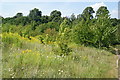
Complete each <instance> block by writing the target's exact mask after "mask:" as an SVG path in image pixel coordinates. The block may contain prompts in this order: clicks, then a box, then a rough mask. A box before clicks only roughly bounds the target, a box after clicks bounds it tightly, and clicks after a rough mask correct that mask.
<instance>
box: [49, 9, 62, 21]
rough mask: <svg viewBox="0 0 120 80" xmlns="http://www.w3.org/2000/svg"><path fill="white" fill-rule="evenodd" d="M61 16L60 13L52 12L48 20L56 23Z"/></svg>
mask: <svg viewBox="0 0 120 80" xmlns="http://www.w3.org/2000/svg"><path fill="white" fill-rule="evenodd" d="M61 15H62V14H61V12H60V11H57V10H54V11H52V12H51V13H50V20H51V21H53V22H58V21H59V20H60V18H61Z"/></svg>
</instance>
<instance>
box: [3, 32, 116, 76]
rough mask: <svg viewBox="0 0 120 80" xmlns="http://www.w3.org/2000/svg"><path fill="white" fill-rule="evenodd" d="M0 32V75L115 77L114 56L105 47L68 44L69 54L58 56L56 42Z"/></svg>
mask: <svg viewBox="0 0 120 80" xmlns="http://www.w3.org/2000/svg"><path fill="white" fill-rule="evenodd" d="M3 35H4V36H2V38H3V39H2V40H3V44H4V47H3V60H2V63H3V69H2V72H3V74H2V77H3V78H117V69H116V59H117V58H116V56H115V55H114V54H112V53H110V52H108V51H105V50H100V49H96V48H90V47H84V46H80V45H76V44H70V45H68V46H69V47H70V48H71V49H72V52H70V55H67V56H60V55H58V54H57V53H55V52H54V51H53V49H54V48H55V47H56V46H53V45H55V43H53V44H46V45H43V44H41V43H40V42H39V41H38V40H37V39H36V38H34V39H35V40H36V41H35V40H33V39H32V40H29V39H27V38H23V37H21V36H19V35H18V34H13V33H3ZM13 44H15V45H16V46H14V45H13ZM7 45H9V47H8V48H6V47H7Z"/></svg>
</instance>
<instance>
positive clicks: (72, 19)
mask: <svg viewBox="0 0 120 80" xmlns="http://www.w3.org/2000/svg"><path fill="white" fill-rule="evenodd" d="M75 19H76V17H75V15H74V13H73V14H72V15H71V16H70V20H71V21H74V20H75Z"/></svg>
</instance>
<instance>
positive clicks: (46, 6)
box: [0, 0, 118, 18]
mask: <svg viewBox="0 0 120 80" xmlns="http://www.w3.org/2000/svg"><path fill="white" fill-rule="evenodd" d="M0 5H1V6H0V15H1V16H3V17H13V16H15V15H16V13H18V12H21V13H23V15H24V16H27V15H28V14H29V12H30V10H32V9H34V8H38V9H39V10H40V11H42V15H50V13H51V12H52V11H53V10H58V11H61V13H62V17H63V16H64V17H65V16H68V17H69V16H70V15H71V14H72V13H74V14H75V15H78V14H81V13H82V11H83V10H84V9H85V8H86V7H89V6H91V7H93V9H94V10H95V11H97V9H98V8H99V7H100V6H107V8H108V10H109V11H110V14H111V17H112V18H118V2H117V1H116V2H106V1H103V2H95V1H91V2H85V1H79V2H77V1H76V2H72V1H67V2H55V1H54V2H49V1H48V2H39V1H38V2H36V1H35V2H31V1H29V2H27V1H25V2H24V1H20V2H19V1H17V2H16V1H14V0H13V1H11V2H10V1H7V0H6V1H5V0H4V1H2V3H0ZM94 15H95V14H94Z"/></svg>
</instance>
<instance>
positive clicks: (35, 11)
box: [28, 8, 42, 21]
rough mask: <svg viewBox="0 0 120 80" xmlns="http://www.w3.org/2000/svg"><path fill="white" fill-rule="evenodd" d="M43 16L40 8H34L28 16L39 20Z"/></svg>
mask: <svg viewBox="0 0 120 80" xmlns="http://www.w3.org/2000/svg"><path fill="white" fill-rule="evenodd" d="M41 16H42V12H41V11H39V9H37V8H34V9H33V10H31V11H30V13H29V15H28V17H29V18H30V19H32V20H35V21H39V20H40V17H41Z"/></svg>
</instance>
